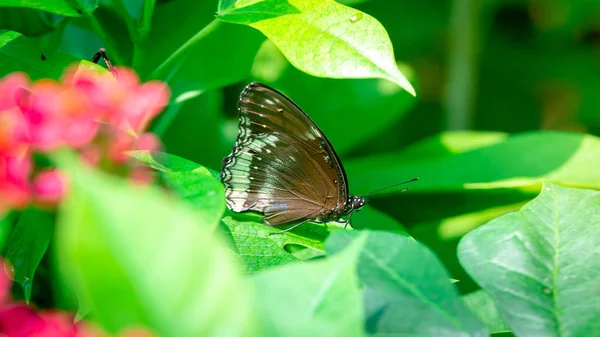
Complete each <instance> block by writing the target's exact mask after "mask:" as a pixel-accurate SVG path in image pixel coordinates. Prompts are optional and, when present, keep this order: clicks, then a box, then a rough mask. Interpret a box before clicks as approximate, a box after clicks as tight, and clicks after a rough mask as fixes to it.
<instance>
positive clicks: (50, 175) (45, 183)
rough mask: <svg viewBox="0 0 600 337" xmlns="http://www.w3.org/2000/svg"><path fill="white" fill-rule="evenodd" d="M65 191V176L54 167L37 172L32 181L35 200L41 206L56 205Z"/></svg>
mask: <svg viewBox="0 0 600 337" xmlns="http://www.w3.org/2000/svg"><path fill="white" fill-rule="evenodd" d="M66 191H67V177H66V176H65V175H64V174H63V173H62V172H60V171H58V170H55V169H46V170H43V171H41V172H40V173H38V174H37V175H36V177H35V179H34V181H33V195H34V198H35V201H36V202H38V203H39V204H41V205H42V206H56V205H57V204H58V203H59V202H60V200H61V199H62V197H63V195H64V194H65V193H66Z"/></svg>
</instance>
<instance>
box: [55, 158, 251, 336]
mask: <svg viewBox="0 0 600 337" xmlns="http://www.w3.org/2000/svg"><path fill="white" fill-rule="evenodd" d="M74 163H75V160H73V161H72V162H71V161H67V160H65V159H62V161H61V165H60V166H61V168H62V169H63V170H65V171H66V172H67V173H68V174H69V177H70V179H71V191H70V193H69V195H68V198H67V199H66V200H65V201H64V202H63V204H62V205H61V209H60V217H59V220H58V234H57V236H58V238H57V239H58V244H57V248H58V249H59V257H60V260H59V261H60V263H61V267H62V275H63V277H64V278H65V279H66V280H67V281H68V282H69V283H70V284H71V285H72V286H73V287H74V288H75V290H76V291H77V293H78V295H79V296H80V298H81V299H82V300H83V301H84V302H85V303H87V304H89V305H90V309H91V313H92V317H93V318H94V319H95V320H96V321H98V322H99V323H101V324H102V326H103V327H104V328H105V329H107V330H108V331H109V332H111V333H116V332H117V331H120V330H122V329H124V328H127V327H131V326H133V325H145V326H148V327H149V328H151V329H153V330H154V331H155V332H156V333H157V334H158V335H161V336H254V335H255V334H254V333H255V324H254V323H253V319H252V317H253V314H252V312H251V311H250V296H251V293H250V292H249V291H248V289H247V287H245V286H244V283H243V281H242V280H241V279H240V275H239V273H238V271H237V268H236V266H235V264H233V263H232V262H233V261H231V259H230V256H229V254H228V253H227V250H226V248H224V246H222V245H221V243H220V242H221V240H220V238H219V237H216V236H215V235H214V233H213V231H211V230H210V224H206V223H201V222H199V221H198V217H197V216H195V214H194V212H193V211H192V210H191V209H190V208H189V207H188V206H187V205H186V204H182V203H178V202H176V201H174V200H173V199H171V198H167V197H166V196H165V194H164V193H163V192H162V191H160V190H158V189H156V188H153V187H147V188H144V189H140V188H136V187H134V186H128V182H127V181H125V180H121V179H117V178H113V177H110V176H107V175H104V174H101V173H97V172H92V171H89V169H87V168H85V167H82V166H79V165H75V164H74Z"/></svg>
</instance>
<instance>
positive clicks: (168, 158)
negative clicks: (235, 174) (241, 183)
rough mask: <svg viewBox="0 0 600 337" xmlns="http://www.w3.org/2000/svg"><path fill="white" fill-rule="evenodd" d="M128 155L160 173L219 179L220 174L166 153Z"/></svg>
mask: <svg viewBox="0 0 600 337" xmlns="http://www.w3.org/2000/svg"><path fill="white" fill-rule="evenodd" d="M127 154H128V155H129V156H131V157H133V158H135V159H137V160H139V161H141V162H143V163H144V164H146V165H148V167H151V168H153V169H155V170H158V171H160V172H191V171H198V172H204V173H206V174H210V175H211V176H212V177H213V178H215V179H219V172H217V171H213V170H211V169H208V168H205V167H203V166H202V165H200V164H197V163H194V162H193V161H190V160H187V159H185V158H181V157H179V156H175V155H172V154H170V153H166V152H152V153H151V152H148V151H128V152H127Z"/></svg>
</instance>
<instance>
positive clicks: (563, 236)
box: [458, 144, 600, 337]
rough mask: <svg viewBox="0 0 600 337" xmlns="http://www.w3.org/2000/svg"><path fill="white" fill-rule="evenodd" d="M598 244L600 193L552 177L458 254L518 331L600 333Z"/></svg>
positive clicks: (466, 240)
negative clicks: (535, 194) (558, 182)
mask: <svg viewBox="0 0 600 337" xmlns="http://www.w3.org/2000/svg"><path fill="white" fill-rule="evenodd" d="M554 145H555V146H556V145H557V144H554ZM598 247H600V192H597V191H590V190H583V189H575V188H567V187H562V186H558V185H554V184H551V183H549V182H544V185H543V189H542V192H541V193H540V195H539V196H538V197H537V198H536V199H534V200H533V201H531V202H530V203H528V204H527V205H526V206H525V207H523V209H521V210H520V211H518V212H513V213H510V214H506V215H504V216H501V217H499V218H497V219H495V220H492V221H491V222H489V223H488V224H486V225H484V226H482V227H480V228H478V229H476V230H474V231H472V232H470V233H469V234H467V235H466V236H465V237H464V238H463V239H462V240H461V242H460V244H459V247H458V248H459V251H458V253H459V258H460V261H461V263H462V265H463V266H464V267H465V269H466V270H467V272H468V273H469V274H470V275H471V276H472V277H473V279H475V281H476V282H477V283H479V284H480V285H481V287H482V288H483V289H484V290H485V291H487V292H488V293H489V294H490V295H491V296H492V298H493V299H494V302H495V303H496V306H497V308H498V311H499V312H500V316H501V317H502V319H503V320H504V321H505V322H506V323H507V324H508V325H509V326H510V327H511V328H512V330H513V331H514V332H515V335H517V336H549V337H550V336H561V337H564V336H596V335H599V334H600V305H598V298H600V297H599V296H598V295H599V291H600V290H598V284H600V251H599V250H598Z"/></svg>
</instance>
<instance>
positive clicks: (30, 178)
mask: <svg viewBox="0 0 600 337" xmlns="http://www.w3.org/2000/svg"><path fill="white" fill-rule="evenodd" d="M169 97H170V92H169V89H168V87H167V86H166V85H165V84H164V83H162V82H158V81H152V82H147V83H143V84H142V83H140V81H139V78H138V77H137V75H136V74H135V73H134V72H133V71H131V70H129V69H126V68H119V76H118V77H115V76H113V74H111V73H109V72H103V73H99V72H97V71H93V70H90V69H86V68H70V69H69V70H67V72H66V73H65V74H64V76H63V78H62V79H61V81H54V80H49V79H42V80H38V81H35V82H31V81H30V80H29V78H28V77H27V76H26V75H25V74H23V73H13V74H10V75H8V76H7V77H5V78H4V79H0V215H1V214H2V213H4V212H5V211H6V210H8V209H11V208H20V207H23V206H25V205H27V204H29V203H31V202H34V203H36V204H39V205H53V204H56V203H57V202H58V201H59V200H60V198H61V196H62V195H63V194H64V193H65V191H66V188H67V186H66V184H67V181H66V180H65V177H64V176H63V175H62V174H61V173H60V172H58V171H57V170H55V169H52V168H36V167H34V162H33V157H32V156H33V154H34V153H50V152H52V151H54V150H57V149H59V148H61V147H68V148H71V149H76V150H77V151H79V153H80V155H81V157H82V158H83V159H84V160H85V161H86V162H87V163H89V164H91V165H95V166H99V167H101V168H104V169H109V170H113V171H114V167H115V166H119V165H120V166H127V165H128V164H129V163H127V159H128V158H127V156H126V155H125V152H126V151H129V150H150V151H152V150H157V149H159V148H160V146H161V144H160V141H159V140H158V138H157V137H156V136H155V135H154V134H151V133H146V132H144V130H145V129H146V128H147V126H148V124H149V122H150V121H151V120H152V119H153V118H154V117H155V116H156V115H157V114H158V113H160V112H161V111H162V110H163V108H164V107H165V105H166V104H167V102H168V100H169ZM130 166H131V165H130ZM129 168H130V170H129V174H130V176H131V177H133V178H137V179H142V178H148V176H147V175H145V174H144V173H147V172H148V171H147V170H145V169H144V168H142V167H141V166H139V165H138V166H137V167H129ZM140 177H142V178H140Z"/></svg>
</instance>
